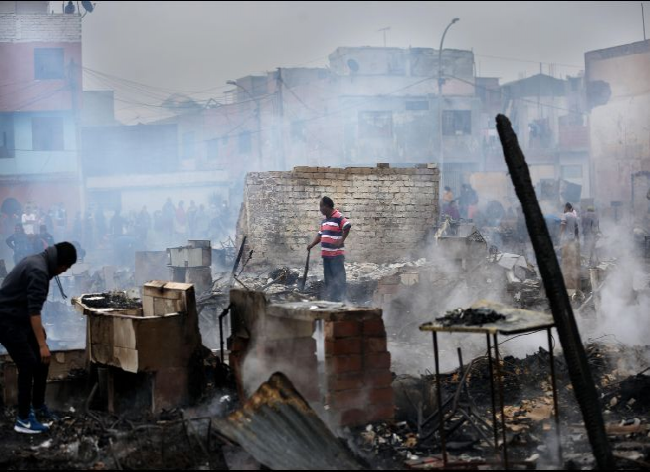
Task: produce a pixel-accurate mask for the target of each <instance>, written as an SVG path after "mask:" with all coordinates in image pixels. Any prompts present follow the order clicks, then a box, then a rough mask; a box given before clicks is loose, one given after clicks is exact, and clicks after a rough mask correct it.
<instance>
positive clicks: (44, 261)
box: [0, 246, 57, 326]
mask: <svg viewBox="0 0 650 472" xmlns="http://www.w3.org/2000/svg"><path fill="white" fill-rule="evenodd" d="M56 268H57V251H56V247H54V246H51V247H48V248H47V249H46V250H45V251H43V252H41V253H40V254H34V255H33V256H28V257H26V258H24V259H23V260H22V261H20V262H19V263H18V264H17V265H16V267H14V269H13V270H12V271H11V272H9V274H8V275H7V277H6V278H5V279H4V282H3V283H2V287H0V326H1V325H3V324H13V325H15V324H23V325H26V326H29V317H30V315H40V313H41V310H42V309H43V304H44V303H45V300H47V294H48V292H49V289H50V280H52V278H53V277H54V276H55V275H56Z"/></svg>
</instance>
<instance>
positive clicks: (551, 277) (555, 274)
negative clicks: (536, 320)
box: [496, 115, 615, 470]
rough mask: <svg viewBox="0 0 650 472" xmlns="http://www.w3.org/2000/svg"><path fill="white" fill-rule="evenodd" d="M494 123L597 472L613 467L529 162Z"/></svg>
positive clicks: (506, 126)
mask: <svg viewBox="0 0 650 472" xmlns="http://www.w3.org/2000/svg"><path fill="white" fill-rule="evenodd" d="M496 122H497V130H498V132H499V138H500V139H501V145H502V146H503V155H504V157H505V159H506V164H507V165H508V170H509V171H510V176H511V178H512V183H513V184H514V187H515V191H516V193H517V197H518V198H519V201H520V202H521V208H522V210H523V213H524V216H525V218H526V228H527V229H528V234H529V235H530V240H531V242H532V243H533V249H534V250H535V256H536V257H537V264H538V265H539V272H540V274H541V276H542V281H543V282H544V289H545V290H546V296H547V297H548V300H549V303H550V306H551V312H552V313H553V319H554V321H555V327H556V329H557V332H558V335H559V338H560V343H561V344H562V350H563V351H564V358H565V360H566V363H567V367H568V370H569V377H570V379H571V384H572V385H573V391H574V393H575V396H576V399H577V400H578V404H579V405H580V410H581V411H582V417H583V419H584V423H585V428H586V430H587V435H588V437H589V443H590V444H591V449H592V452H593V454H594V456H595V458H596V463H597V466H598V468H599V469H601V470H611V469H614V468H615V461H614V456H613V455H612V450H611V448H610V445H609V441H608V440H607V434H606V432H605V422H604V421H603V416H602V412H601V406H600V401H599V400H598V392H597V391H596V385H595V384H594V381H593V378H592V375H591V370H590V368H589V364H588V361H587V355H586V353H585V350H584V346H583V344H582V341H581V339H580V333H579V332H578V325H577V324H576V320H575V317H574V316H573V310H572V308H571V302H570V300H569V295H568V294H567V291H566V287H565V286H564V279H563V278H562V271H561V270H560V265H559V264H558V261H557V257H556V256H555V251H554V249H553V243H552V242H551V237H550V236H549V233H548V229H547V228H546V223H545V222H544V217H543V216H542V211H541V209H540V207H539V203H538V201H537V196H536V195H535V189H534V188H533V183H532V181H531V179H530V172H529V171H528V165H527V164H526V159H525V157H524V154H523V153H522V151H521V148H520V147H519V142H518V140H517V135H516V134H515V132H514V131H513V129H512V125H511V123H510V120H509V119H508V118H507V117H506V116H504V115H498V116H497V118H496Z"/></svg>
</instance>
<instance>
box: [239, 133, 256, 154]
mask: <svg viewBox="0 0 650 472" xmlns="http://www.w3.org/2000/svg"><path fill="white" fill-rule="evenodd" d="M252 148H253V146H252V143H251V132H250V131H242V132H241V133H239V154H249V153H250V152H251V149H252Z"/></svg>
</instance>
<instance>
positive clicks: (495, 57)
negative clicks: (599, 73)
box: [474, 53, 584, 69]
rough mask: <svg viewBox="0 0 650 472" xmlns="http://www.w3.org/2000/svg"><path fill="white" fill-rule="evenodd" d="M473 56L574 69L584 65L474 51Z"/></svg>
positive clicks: (582, 67)
mask: <svg viewBox="0 0 650 472" xmlns="http://www.w3.org/2000/svg"><path fill="white" fill-rule="evenodd" d="M474 55H475V56H478V57H488V58H490V59H502V60H504V61H513V62H526V63H530V64H546V65H556V66H562V67H572V68H574V69H584V66H577V65H575V64H562V63H560V62H545V61H535V60H533V59H517V58H514V57H504V56H493V55H489V54H477V53H474Z"/></svg>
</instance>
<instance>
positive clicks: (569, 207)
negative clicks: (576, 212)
mask: <svg viewBox="0 0 650 472" xmlns="http://www.w3.org/2000/svg"><path fill="white" fill-rule="evenodd" d="M564 208H566V209H567V210H569V211H571V210H573V205H571V204H570V203H569V202H566V205H564Z"/></svg>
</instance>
